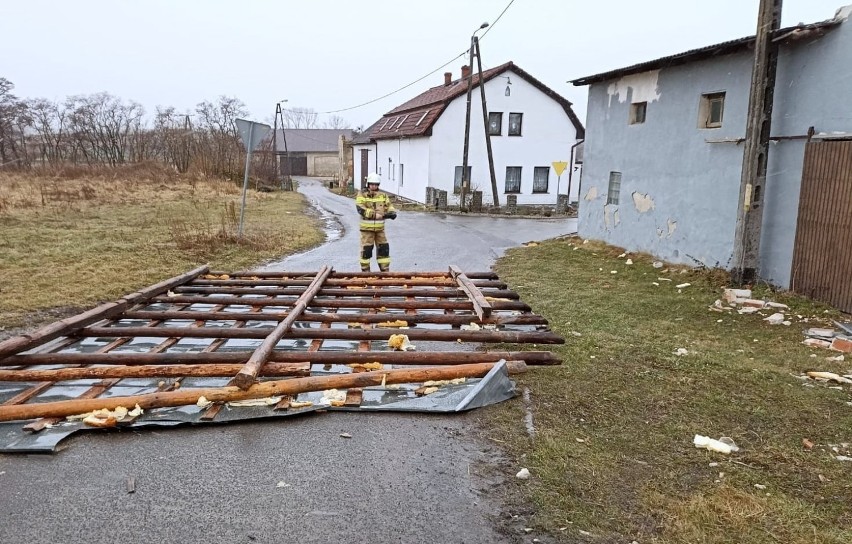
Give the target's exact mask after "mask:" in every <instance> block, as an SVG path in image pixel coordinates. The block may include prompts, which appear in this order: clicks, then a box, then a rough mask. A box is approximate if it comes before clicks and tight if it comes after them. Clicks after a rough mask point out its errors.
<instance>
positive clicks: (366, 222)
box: [355, 191, 395, 230]
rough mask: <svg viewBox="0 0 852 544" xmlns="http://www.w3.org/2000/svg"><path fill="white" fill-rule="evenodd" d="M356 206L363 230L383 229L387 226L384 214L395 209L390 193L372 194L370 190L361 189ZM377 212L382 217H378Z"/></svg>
mask: <svg viewBox="0 0 852 544" xmlns="http://www.w3.org/2000/svg"><path fill="white" fill-rule="evenodd" d="M355 208H356V209H357V210H358V215H360V216H361V224H360V229H361V230H383V229H384V228H385V220H384V216H385V215H386V214H387V213H389V212H392V211H395V210H394V207H393V204H391V201H390V199H389V198H388V195H386V194H385V193H381V192H379V193H376V194H375V195H370V193H369V191H361V192H359V193H358V196H357V197H355ZM376 214H381V215H382V219H376Z"/></svg>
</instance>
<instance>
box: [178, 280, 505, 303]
mask: <svg viewBox="0 0 852 544" xmlns="http://www.w3.org/2000/svg"><path fill="white" fill-rule="evenodd" d="M209 283H213V281H212V280H209ZM221 283H228V282H224V281H223V282H221ZM247 283H249V282H247ZM250 283H257V282H250ZM173 291H174V292H175V293H179V294H189V293H196V294H216V295H271V296H291V297H298V296H299V295H301V294H302V293H303V292H304V291H305V290H304V289H303V288H301V287H276V286H265V287H232V286H225V285H207V284H203V285H199V284H198V283H197V282H193V283H192V284H191V285H183V286H180V287H175V288H174V289H173ZM482 294H483V295H484V296H489V297H493V298H506V299H513V300H517V299H519V298H520V295H518V293H516V292H515V291H512V290H509V289H484V290H482ZM375 295H380V296H382V297H408V296H412V297H421V298H467V296H468V294H467V291H465V290H464V289H461V288H456V289H438V288H428V289H427V288H418V289H405V288H401V287H382V288H379V289H373V288H371V287H354V286H350V287H347V288H343V289H341V288H324V289H320V291H319V293H317V296H318V297H341V296H342V297H359V296H361V297H363V296H370V297H371V296H375Z"/></svg>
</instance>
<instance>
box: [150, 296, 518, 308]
mask: <svg viewBox="0 0 852 544" xmlns="http://www.w3.org/2000/svg"><path fill="white" fill-rule="evenodd" d="M375 294H380V292H378V291H377V292H376V293H375ZM295 300H296V299H295V298H277V299H270V300H265V299H259V300H257V301H255V300H253V299H250V298H242V297H230V296H219V295H210V296H200V295H175V296H173V297H155V298H154V299H152V301H153V302H162V303H173V304H174V303H184V304H227V305H229V306H249V305H252V306H254V305H256V306H290V305H292V304H293V302H295ZM489 304H491V308H492V309H493V310H515V311H519V312H529V311H531V310H532V308H530V306H529V305H528V304H526V303H524V302H521V301H519V300H505V301H503V300H495V301H491V302H489ZM311 307H312V308H379V309H381V308H386V309H388V308H394V309H403V310H408V309H415V310H468V311H473V303H472V302H471V301H469V300H434V301H432V300H383V299H381V298H349V299H346V300H345V301H343V302H340V301H337V300H323V299H314V300H313V301H312V302H311Z"/></svg>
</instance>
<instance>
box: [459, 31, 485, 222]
mask: <svg viewBox="0 0 852 544" xmlns="http://www.w3.org/2000/svg"><path fill="white" fill-rule="evenodd" d="M487 27H488V23H482V24H481V25H479V28H477V29H476V30H474V31H473V34H471V36H470V52H469V53H468V58H469V59H470V65H469V66H467V110H466V111H465V117H464V156H463V157H462V183H461V195H460V197H461V200H460V201H459V208H460V209H461V210H462V211H464V209H465V205H464V202H465V197H466V195H467V191H468V189H470V176H469V175H468V173H467V159H468V149H469V148H470V95H471V93H472V92H473V55H474V48H475V46H476V33H477V32H479V31H480V30H482V29H483V28H487ZM464 69H465V67H464V66H463V67H462V77H464ZM479 84H480V85H482V76H481V75H480V81H479ZM486 123H487V121H486ZM485 133H486V134H488V130H487V129H486V131H485Z"/></svg>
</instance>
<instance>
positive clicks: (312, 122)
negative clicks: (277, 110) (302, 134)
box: [283, 108, 318, 128]
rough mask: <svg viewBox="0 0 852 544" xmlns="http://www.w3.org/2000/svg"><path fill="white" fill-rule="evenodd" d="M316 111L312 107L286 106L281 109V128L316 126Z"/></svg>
mask: <svg viewBox="0 0 852 544" xmlns="http://www.w3.org/2000/svg"><path fill="white" fill-rule="evenodd" d="M317 116H318V114H317V112H315V111H314V109H313V108H288V109H285V110H284V111H283V117H284V121H283V123H284V127H283V128H317Z"/></svg>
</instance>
